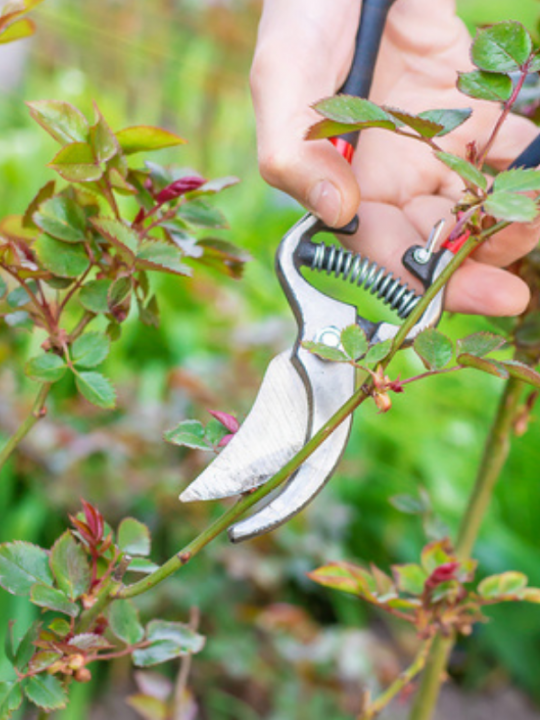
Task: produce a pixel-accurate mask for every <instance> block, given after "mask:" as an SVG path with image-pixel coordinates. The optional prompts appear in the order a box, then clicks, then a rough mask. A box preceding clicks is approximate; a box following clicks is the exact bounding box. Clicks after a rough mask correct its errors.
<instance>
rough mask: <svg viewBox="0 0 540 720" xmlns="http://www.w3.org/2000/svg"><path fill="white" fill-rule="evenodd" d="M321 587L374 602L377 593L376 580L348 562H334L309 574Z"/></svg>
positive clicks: (362, 569)
mask: <svg viewBox="0 0 540 720" xmlns="http://www.w3.org/2000/svg"><path fill="white" fill-rule="evenodd" d="M307 575H308V577H309V578H311V580H313V581H314V582H316V583H319V585H324V587H329V588H333V589H334V590H340V591H341V592H345V593H350V594H352V595H358V596H359V597H363V598H365V599H368V600H373V599H374V597H375V593H376V592H377V585H376V582H375V580H374V578H373V577H372V576H371V575H370V573H368V572H367V571H366V570H364V568H361V567H358V566H357V565H353V564H352V563H347V562H333V563H329V564H328V565H324V566H323V567H320V568H317V569H316V570H313V571H312V572H309V573H307Z"/></svg>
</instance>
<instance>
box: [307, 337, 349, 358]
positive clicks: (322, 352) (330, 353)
mask: <svg viewBox="0 0 540 720" xmlns="http://www.w3.org/2000/svg"><path fill="white" fill-rule="evenodd" d="M302 347H303V348H305V349H306V350H309V352H311V353H314V354H315V355H318V357H320V358H322V359H323V360H329V361H331V362H349V358H348V357H347V355H345V353H344V352H343V351H342V350H339V349H338V348H336V347H331V346H330V345H325V344H324V343H317V342H310V341H309V340H305V341H304V342H303V343H302Z"/></svg>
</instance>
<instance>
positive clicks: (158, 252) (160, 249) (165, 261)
mask: <svg viewBox="0 0 540 720" xmlns="http://www.w3.org/2000/svg"><path fill="white" fill-rule="evenodd" d="M181 258H182V255H181V254H180V252H179V251H178V249H177V248H176V247H174V246H173V245H168V244H167V243H164V242H150V243H145V244H144V245H143V246H142V247H141V249H140V250H139V252H138V253H137V259H136V267H137V268H139V269H144V270H159V271H161V272H167V273H172V274H173V275H191V270H190V268H188V267H187V266H186V265H183V264H182V262H181Z"/></svg>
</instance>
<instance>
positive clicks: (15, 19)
mask: <svg viewBox="0 0 540 720" xmlns="http://www.w3.org/2000/svg"><path fill="white" fill-rule="evenodd" d="M42 2H43V0H23V1H22V2H18V3H13V2H10V3H7V4H6V5H4V7H3V8H1V9H0V45H3V44H7V43H10V42H14V41H15V40H23V39H24V38H27V37H30V36H31V35H33V34H34V33H35V31H36V24H35V22H34V21H33V20H31V19H30V18H27V17H26V15H27V14H28V13H29V12H30V11H31V10H33V9H34V8H35V7H36V5H39V4H40V3H42Z"/></svg>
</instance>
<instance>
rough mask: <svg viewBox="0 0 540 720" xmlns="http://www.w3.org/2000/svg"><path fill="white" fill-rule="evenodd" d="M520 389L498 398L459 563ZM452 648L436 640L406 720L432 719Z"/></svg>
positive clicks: (504, 452) (489, 490)
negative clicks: (497, 405)
mask: <svg viewBox="0 0 540 720" xmlns="http://www.w3.org/2000/svg"><path fill="white" fill-rule="evenodd" d="M522 387H523V383H522V382H521V381H520V380H517V379H516V378H510V379H509V380H508V381H507V383H506V386H505V388H504V392H503V394H502V397H501V399H500V402H499V407H498V409H497V414H496V416H495V420H494V422H493V425H492V427H491V430H490V433H489V436H488V438H487V441H486V444H485V446H484V453H483V456H482V461H481V464H480V467H479V469H478V474H477V477H476V483H475V485H474V488H473V491H472V493H471V496H470V498H469V501H468V503H467V509H466V511H465V514H464V516H463V519H462V521H461V526H460V529H459V532H458V539H457V543H456V554H457V556H458V557H459V558H460V559H461V560H466V559H468V558H469V557H470V555H471V552H472V549H473V546H474V543H475V541H476V538H477V536H478V532H479V530H480V525H481V523H482V520H483V518H484V516H485V513H486V510H487V507H488V505H489V502H490V500H491V496H492V494H493V489H494V487H495V484H496V482H497V479H498V478H499V475H500V473H501V470H502V468H503V465H504V463H505V461H506V458H507V457H508V452H509V449H510V440H509V438H510V432H511V429H512V424H513V421H514V418H515V416H516V413H517V410H518V405H519V399H520V395H521V389H522ZM453 645H454V638H453V637H449V638H444V637H442V636H438V637H437V638H436V640H435V642H434V644H433V649H432V651H431V653H430V657H429V662H428V665H427V669H426V672H425V673H424V676H423V678H422V683H421V685H420V689H419V691H418V694H417V696H416V698H415V702H414V705H413V708H412V711H411V714H410V718H409V720H430V718H431V717H432V714H433V711H434V709H435V705H436V703H437V698H438V696H439V691H440V687H441V684H442V682H443V679H444V671H445V668H446V665H447V661H448V657H449V655H450V652H451V650H452V647H453Z"/></svg>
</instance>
